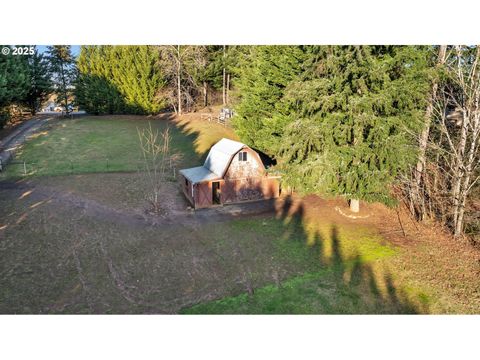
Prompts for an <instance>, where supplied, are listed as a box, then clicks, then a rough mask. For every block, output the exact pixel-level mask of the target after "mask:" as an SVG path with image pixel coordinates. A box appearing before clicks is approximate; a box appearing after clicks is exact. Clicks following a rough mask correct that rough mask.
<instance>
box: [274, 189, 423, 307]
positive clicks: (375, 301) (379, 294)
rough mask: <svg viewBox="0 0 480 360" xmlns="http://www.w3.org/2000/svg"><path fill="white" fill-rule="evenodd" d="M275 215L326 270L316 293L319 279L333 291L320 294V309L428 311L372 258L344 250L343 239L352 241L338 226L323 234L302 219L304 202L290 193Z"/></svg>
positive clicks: (288, 233) (303, 216)
mask: <svg viewBox="0 0 480 360" xmlns="http://www.w3.org/2000/svg"><path fill="white" fill-rule="evenodd" d="M277 217H278V219H279V220H280V221H281V222H282V223H283V227H284V229H283V232H284V234H286V238H288V239H292V238H293V235H295V238H296V239H297V241H299V240H298V239H300V241H303V242H304V243H305V245H307V246H308V247H309V248H310V249H309V251H312V252H315V254H316V256H317V258H318V261H319V264H320V267H321V268H323V269H324V270H325V271H326V275H321V274H320V275H319V276H318V279H316V280H315V281H319V286H318V292H319V296H321V295H322V294H321V293H322V290H321V288H322V286H321V285H322V282H324V283H325V284H324V285H330V286H331V287H332V288H333V289H334V293H333V294H332V293H330V294H328V295H327V296H323V299H322V300H323V306H322V307H321V308H320V310H321V309H324V310H326V312H330V313H343V312H346V313H352V312H353V313H392V314H393V313H404V314H415V313H425V312H428V306H427V304H417V303H416V302H415V303H414V302H412V300H411V299H410V298H409V296H408V295H407V293H406V292H405V291H404V290H403V289H401V288H399V287H398V285H397V284H396V283H395V281H394V278H393V276H392V274H391V273H390V272H388V271H387V270H385V269H381V268H380V267H375V264H374V262H375V261H374V260H373V261H367V260H365V258H364V257H363V256H362V254H361V253H359V251H358V249H356V248H355V247H354V250H352V249H351V247H349V250H348V251H346V250H345V248H346V247H345V244H344V242H346V241H352V240H351V239H348V240H347V239H345V238H344V237H343V236H342V234H341V233H342V230H341V225H338V224H335V223H332V224H331V226H330V230H329V234H328V236H325V235H324V233H323V234H322V233H321V232H320V231H319V229H318V227H315V226H312V224H310V223H309V222H308V221H307V220H306V219H305V208H304V205H303V203H302V202H294V201H293V199H292V197H291V196H287V197H286V198H285V199H284V200H283V204H282V205H281V207H280V209H279V210H278V211H277ZM358 240H360V239H358ZM378 246H382V245H380V244H379V245H378ZM287 282H288V281H287ZM309 286H311V284H307V282H306V284H305V287H309ZM299 290H300V291H301V290H302V289H301V288H300V289H299ZM307 300H312V299H307ZM327 302H328V303H327ZM312 310H313V309H312Z"/></svg>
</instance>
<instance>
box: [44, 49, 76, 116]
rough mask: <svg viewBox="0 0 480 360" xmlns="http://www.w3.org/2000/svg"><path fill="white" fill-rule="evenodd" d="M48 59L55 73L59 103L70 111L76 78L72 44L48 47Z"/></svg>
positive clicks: (55, 87)
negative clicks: (70, 99) (70, 100)
mask: <svg viewBox="0 0 480 360" xmlns="http://www.w3.org/2000/svg"><path fill="white" fill-rule="evenodd" d="M47 59H48V61H49V62H50V70H51V72H52V75H53V82H54V89H55V92H56V93H57V96H58V99H59V100H60V101H59V103H60V104H62V105H63V106H64V107H65V110H66V112H67V113H69V112H70V103H69V98H70V96H71V94H72V89H73V82H74V79H75V73H76V72H75V58H74V56H73V54H72V49H71V46H70V45H53V46H48V47H47Z"/></svg>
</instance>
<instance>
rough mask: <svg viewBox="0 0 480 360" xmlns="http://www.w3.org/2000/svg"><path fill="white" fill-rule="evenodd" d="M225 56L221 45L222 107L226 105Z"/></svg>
mask: <svg viewBox="0 0 480 360" xmlns="http://www.w3.org/2000/svg"><path fill="white" fill-rule="evenodd" d="M225 54H226V49H225V45H223V79H222V98H223V105H226V104H227V89H226V74H227V72H226V69H225Z"/></svg>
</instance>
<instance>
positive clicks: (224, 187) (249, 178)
mask: <svg viewBox="0 0 480 360" xmlns="http://www.w3.org/2000/svg"><path fill="white" fill-rule="evenodd" d="M243 151H245V152H246V153H247V160H246V161H240V159H239V155H238V153H237V154H235V156H234V157H233V158H232V161H231V162H230V166H229V167H228V169H227V171H226V173H225V175H224V177H223V179H222V180H217V181H218V182H219V183H220V188H219V193H220V203H221V204H228V203H236V202H242V201H253V200H261V199H272V198H277V197H279V196H280V177H278V176H268V175H267V174H266V171H265V167H264V166H263V163H262V161H261V159H260V157H259V156H258V154H257V153H256V152H255V151H254V150H252V149H250V148H245V149H242V150H240V152H243ZM179 181H180V183H181V186H182V189H183V192H184V194H185V196H186V197H187V199H188V200H189V201H190V202H191V203H192V205H193V206H194V207H195V208H196V209H199V208H205V207H210V206H212V205H214V204H213V199H212V181H206V182H203V183H198V184H195V185H193V197H192V184H191V183H190V182H188V185H187V184H186V183H185V178H184V177H183V176H181V175H180V178H179Z"/></svg>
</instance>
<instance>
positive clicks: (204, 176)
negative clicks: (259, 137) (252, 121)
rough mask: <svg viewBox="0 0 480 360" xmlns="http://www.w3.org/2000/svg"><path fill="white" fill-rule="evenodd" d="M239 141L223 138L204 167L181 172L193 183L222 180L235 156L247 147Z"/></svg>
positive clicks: (208, 157) (210, 153) (211, 152)
mask: <svg viewBox="0 0 480 360" xmlns="http://www.w3.org/2000/svg"><path fill="white" fill-rule="evenodd" d="M246 146H247V145H245V144H242V143H241V142H238V141H233V140H230V139H225V138H223V139H222V140H220V141H219V142H217V143H216V144H215V145H213V146H212V148H211V149H210V152H209V153H208V156H207V159H206V160H205V163H204V164H203V166H197V167H194V168H190V169H183V170H180V174H182V175H183V176H185V177H186V178H187V179H188V180H190V181H191V182H192V183H194V184H196V183H199V182H202V181H210V180H216V179H221V178H222V177H223V175H225V172H226V171H227V168H228V165H229V164H230V161H231V160H232V157H233V156H235V154H236V153H237V152H238V151H239V150H241V149H243V148H244V147H246Z"/></svg>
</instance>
